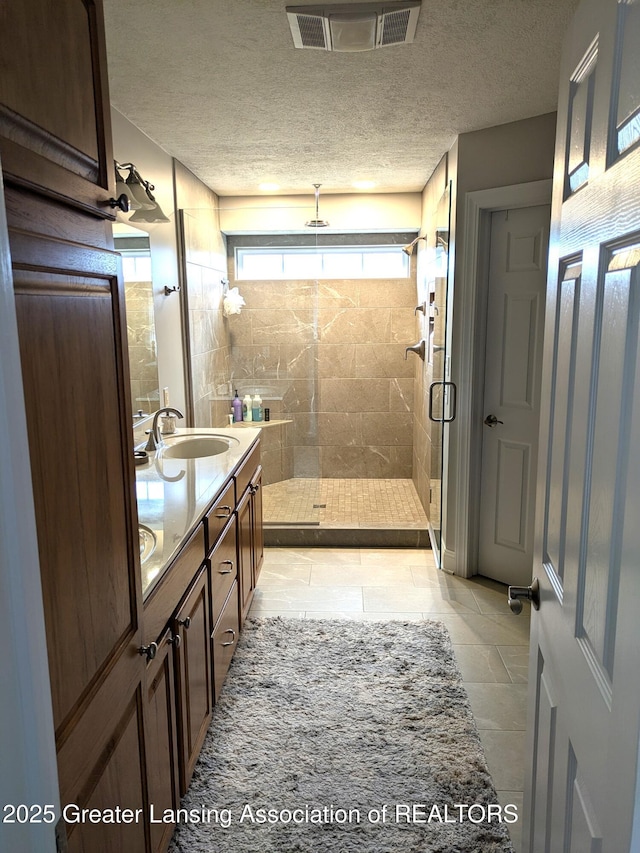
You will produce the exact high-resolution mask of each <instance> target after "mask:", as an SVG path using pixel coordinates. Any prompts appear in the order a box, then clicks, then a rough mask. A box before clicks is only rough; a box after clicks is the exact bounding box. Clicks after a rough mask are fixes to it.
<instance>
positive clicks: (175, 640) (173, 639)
mask: <svg viewBox="0 0 640 853" xmlns="http://www.w3.org/2000/svg"><path fill="white" fill-rule="evenodd" d="M167 643H171V645H172V646H173V647H174V648H176V649H179V648H180V646H181V645H182V637H181V636H180V634H172V635H171V636H170V637H168V638H167Z"/></svg>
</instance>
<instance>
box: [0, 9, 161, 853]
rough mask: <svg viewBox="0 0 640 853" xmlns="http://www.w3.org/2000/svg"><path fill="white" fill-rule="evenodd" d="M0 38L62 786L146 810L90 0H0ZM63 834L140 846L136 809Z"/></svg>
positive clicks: (101, 53) (118, 846)
mask: <svg viewBox="0 0 640 853" xmlns="http://www.w3.org/2000/svg"><path fill="white" fill-rule="evenodd" d="M0 55H1V56H2V66H1V72H2V73H1V74H0V158H1V162H2V171H3V179H4V182H5V187H6V205H7V218H8V222H9V241H10V248H11V257H12V265H13V275H14V286H15V296H16V308H17V315H18V327H19V337H20V348H21V358H22V371H23V381H24V390H25V402H26V410H27V423H28V431H29V447H30V457H31V467H32V478H33V488H34V497H35V506H36V522H37V528H38V546H39V554H40V566H41V575H42V588H43V598H44V609H45V621H46V630H47V653H48V659H49V668H50V673H51V682H52V698H53V712H54V722H55V733H56V747H57V754H58V773H59V780H60V791H61V799H62V803H63V804H65V803H76V804H78V805H79V806H80V807H98V808H106V807H107V806H113V805H115V804H119V805H121V806H122V807H127V808H131V809H136V808H140V809H142V810H143V812H144V807H145V804H146V803H147V802H148V794H147V781H146V778H145V772H144V767H145V754H144V744H145V737H144V719H143V714H142V709H143V696H144V690H145V678H146V675H145V660H144V658H143V657H141V655H140V654H139V653H138V648H139V646H140V645H141V638H140V634H141V631H140V623H141V612H142V593H141V581H140V573H139V570H138V569H139V563H138V557H137V553H136V552H137V533H136V521H135V519H136V509H135V494H134V472H133V467H132V466H133V461H132V459H131V458H130V457H131V453H130V449H129V443H130V424H131V413H130V404H129V402H128V400H129V397H128V394H127V393H126V388H127V386H128V375H127V373H128V368H127V364H126V359H125V358H124V355H123V354H124V351H125V349H124V347H125V343H124V335H125V334H126V329H123V304H124V303H123V288H122V279H121V274H120V271H119V264H118V256H117V255H116V254H115V253H114V252H113V244H112V238H111V222H110V221H111V220H112V219H113V209H112V207H110V202H109V199H110V198H111V197H112V196H113V194H114V173H113V157H112V151H111V131H110V120H109V96H108V87H107V72H106V57H105V47H104V26H103V19H102V7H101V0H7V2H6V3H3V4H2V8H1V10H0ZM61 835H62V836H63V837H62V838H61V839H60V847H61V849H68V850H69V851H72V853H73V851H91V853H100V851H107V850H108V851H115V850H118V851H126V853H138V851H145V850H150V849H151V840H150V839H151V835H150V828H149V825H148V821H147V819H146V816H145V819H142V820H140V821H136V822H133V823H129V824H124V823H123V824H119V825H115V826H112V827H105V826H104V825H100V824H98V825H93V824H91V823H79V824H75V825H71V826H70V825H67V826H66V828H64V829H62V830H61ZM65 845H66V847H65Z"/></svg>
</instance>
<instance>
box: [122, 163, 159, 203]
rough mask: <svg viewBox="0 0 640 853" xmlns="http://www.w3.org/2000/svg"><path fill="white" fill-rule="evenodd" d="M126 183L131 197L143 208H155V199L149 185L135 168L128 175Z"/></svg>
mask: <svg viewBox="0 0 640 853" xmlns="http://www.w3.org/2000/svg"><path fill="white" fill-rule="evenodd" d="M125 184H126V186H127V193H128V195H129V197H130V198H133V199H134V201H135V202H136V203H137V204H138V205H139V207H140V208H141V209H142V210H153V208H154V207H155V203H156V202H155V199H154V198H153V196H152V195H151V193H150V192H149V190H148V189H147V187H148V185H147V184H145V183H143V182H142V181H141V180H140V178H139V177H138V175H137V173H136V172H135V170H134V169H131V171H130V172H129V174H128V175H127V179H126V181H125Z"/></svg>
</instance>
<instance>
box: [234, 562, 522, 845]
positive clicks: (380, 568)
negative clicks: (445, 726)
mask: <svg viewBox="0 0 640 853" xmlns="http://www.w3.org/2000/svg"><path fill="white" fill-rule="evenodd" d="M251 613H252V614H253V615H256V616H284V617H287V616H288V617H300V618H305V617H309V618H315V619H318V618H327V619H332V618H338V617H339V618H345V619H370V620H380V619H425V618H427V619H428V618H434V619H439V620H441V621H442V622H443V623H444V624H445V625H446V626H447V628H448V629H449V633H450V635H451V640H452V642H453V647H454V650H455V654H456V657H457V660H458V665H459V667H460V671H461V672H462V677H463V679H464V682H465V687H466V689H467V693H468V695H469V700H470V702H471V708H472V710H473V713H474V715H475V718H476V722H477V725H478V729H479V730H480V737H481V739H482V743H483V745H484V749H485V754H486V757H487V762H488V764H489V769H490V771H491V774H492V776H493V781H494V784H495V786H496V789H497V790H498V796H499V799H500V802H502V803H507V802H510V803H515V804H516V805H517V806H518V810H519V813H520V814H521V808H522V791H523V787H524V730H525V726H526V722H525V720H526V698H527V668H528V643H529V621H530V620H529V614H528V611H523V613H522V615H521V616H514V615H513V614H512V613H511V611H510V610H509V607H508V605H507V596H506V588H505V587H504V586H502V585H501V584H498V583H495V582H494V581H491V580H488V579H486V578H480V577H476V578H473V579H471V580H464V579H462V578H456V577H454V576H451V575H448V574H445V573H444V572H440V571H438V570H437V569H436V568H435V562H434V559H433V555H432V553H431V551H429V550H426V549H415V548H402V549H395V548H384V549H371V548H345V549H339V548H267V549H266V550H265V559H264V565H263V568H262V572H261V574H260V579H259V583H258V588H257V589H256V593H255V597H254V601H253V605H252V609H251ZM511 830H512V839H513V842H514V847H515V850H516V853H519V850H520V831H519V827H518V824H515V825H514V826H513V827H511Z"/></svg>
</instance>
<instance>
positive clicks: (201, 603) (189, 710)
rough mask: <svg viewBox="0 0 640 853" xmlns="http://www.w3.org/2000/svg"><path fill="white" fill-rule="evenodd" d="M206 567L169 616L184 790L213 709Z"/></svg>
mask: <svg viewBox="0 0 640 853" xmlns="http://www.w3.org/2000/svg"><path fill="white" fill-rule="evenodd" d="M209 599H210V590H209V567H208V566H207V565H205V566H203V567H202V569H201V570H200V572H199V573H198V575H197V577H196V578H195V580H194V582H193V583H192V585H191V587H190V589H189V591H188V592H187V594H186V596H185V598H184V601H183V603H182V605H181V606H180V608H179V610H178V611H177V613H176V614H175V617H174V619H173V633H174V635H175V637H176V644H175V650H176V675H177V693H178V707H179V717H178V718H179V730H180V735H179V737H180V792H181V794H185V793H186V790H187V787H188V786H189V781H190V779H191V775H192V773H193V768H194V767H195V763H196V761H197V760H198V755H199V753H200V748H201V747H202V743H203V741H204V738H205V735H206V733H207V729H208V727H209V723H210V722H211V712H212V709H213V690H212V685H211V672H212V667H211V645H210V637H211V614H210V608H209Z"/></svg>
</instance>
